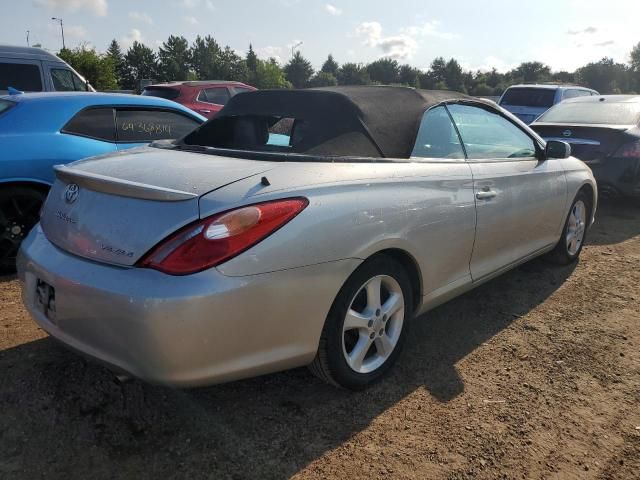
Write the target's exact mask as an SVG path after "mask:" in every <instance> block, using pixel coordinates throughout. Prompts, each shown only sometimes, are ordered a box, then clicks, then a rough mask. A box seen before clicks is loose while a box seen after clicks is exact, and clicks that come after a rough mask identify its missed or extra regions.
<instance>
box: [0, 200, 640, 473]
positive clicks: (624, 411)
mask: <svg viewBox="0 0 640 480" xmlns="http://www.w3.org/2000/svg"><path fill="white" fill-rule="evenodd" d="M639 284H640V205H635V206H624V205H622V204H611V205H608V206H605V207H604V208H602V210H601V212H600V214H599V218H598V223H597V225H596V226H595V227H594V229H593V230H592V232H591V235H590V239H589V245H588V246H587V247H586V249H585V251H584V253H583V256H582V259H581V261H580V263H579V264H578V265H577V266H572V267H566V268H557V267H553V266H550V265H549V264H547V263H545V262H544V261H542V260H536V261H534V262H532V263H530V264H528V265H525V266H523V267H521V268H519V269H517V270H515V271H513V272H511V273H509V274H507V275H505V276H503V277H502V278H499V279H497V280H495V281H493V282H491V283H489V284H487V285H485V286H483V287H481V288H479V289H478V290H476V291H474V292H471V293H469V294H467V295H465V296H464V297H461V298H459V299H457V300H454V301H452V302H450V303H449V304H447V305H444V306H442V307H440V308H439V309H437V310H436V311H434V312H431V313H429V314H428V315H426V316H425V318H421V319H419V320H418V321H416V322H415V323H414V324H413V329H412V331H411V334H410V338H409V341H408V342H407V349H406V351H405V355H404V356H403V358H402V359H401V361H400V363H399V364H398V365H397V367H396V368H395V369H394V371H393V373H392V375H391V376H390V377H389V378H387V379H386V380H385V381H383V382H381V383H379V384H377V385H376V386H374V387H373V388H371V389H370V390H368V391H366V392H363V393H357V394H353V393H347V392H344V391H340V390H336V389H334V388H332V387H329V386H326V385H324V384H322V383H321V382H320V381H318V380H316V379H315V378H314V377H312V376H311V375H310V374H309V373H308V372H307V371H306V370H305V369H299V370H295V371H291V372H285V373H281V374H277V375H270V376H267V377H262V378H257V379H253V380H248V381H242V382H236V383H232V384H228V385H222V386H216V387H211V388H207V389H200V390H192V391H176V390H171V389H167V388H162V387H155V386H149V385H145V384H143V383H141V382H137V381H134V382H130V383H126V384H119V383H118V382H117V381H115V380H114V378H113V377H112V375H111V374H110V373H109V372H108V371H107V370H105V369H103V368H102V367H100V366H96V365H94V364H92V363H90V362H87V361H85V360H83V359H81V358H79V357H78V356H76V355H75V354H73V353H70V352H67V351H66V350H65V349H64V348H62V347H61V346H58V345H57V344H56V343H54V341H52V340H51V339H50V338H47V337H46V335H45V334H44V333H43V332H42V331H41V330H39V329H38V328H37V327H36V326H35V325H34V324H33V323H32V322H31V321H30V320H29V318H28V317H27V315H26V313H25V311H24V310H23V308H22V306H21V304H20V299H19V286H18V283H17V281H16V280H15V279H14V278H11V277H4V278H0V478H7V479H8V478H11V479H14V478H15V479H23V478H24V479H34V478H44V477H46V478H65V479H67V478H92V479H103V478H105V479H106V478H136V479H144V478H154V479H155V478H190V479H199V478H211V479H225V478H231V479H239V478H261V479H262V478H265V479H269V478H284V477H291V476H294V477H296V478H421V479H423V478H426V479H430V478H434V479H435V478H437V479H442V478H445V479H465V478H558V479H572V478H576V479H578V478H579V479H583V478H619V479H623V478H624V479H631V478H636V479H637V478H640V407H639V405H640V351H639V350H640V349H639V347H640V289H639V288H638V286H639Z"/></svg>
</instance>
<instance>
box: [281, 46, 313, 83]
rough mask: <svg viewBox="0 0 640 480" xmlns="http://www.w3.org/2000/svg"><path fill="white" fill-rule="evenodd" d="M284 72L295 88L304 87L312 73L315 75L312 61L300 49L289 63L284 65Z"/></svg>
mask: <svg viewBox="0 0 640 480" xmlns="http://www.w3.org/2000/svg"><path fill="white" fill-rule="evenodd" d="M284 73H285V75H286V77H287V80H288V81H290V82H291V84H292V85H293V86H294V87H295V88H304V87H306V86H307V83H308V82H309V79H310V78H311V75H313V67H312V66H311V62H309V60H307V59H306V58H304V57H303V56H302V53H300V51H297V52H296V53H295V54H294V55H293V58H291V60H289V63H287V65H285V67H284Z"/></svg>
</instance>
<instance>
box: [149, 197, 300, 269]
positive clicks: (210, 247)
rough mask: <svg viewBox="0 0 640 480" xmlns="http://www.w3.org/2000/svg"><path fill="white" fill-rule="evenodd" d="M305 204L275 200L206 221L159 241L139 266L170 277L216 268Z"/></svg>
mask: <svg viewBox="0 0 640 480" xmlns="http://www.w3.org/2000/svg"><path fill="white" fill-rule="evenodd" d="M308 204H309V201H308V200H307V199H306V198H290V199H286V200H275V201H272V202H264V203H257V204H254V205H248V206H246V207H241V208H238V209H236V210H230V211H228V212H223V213H219V214H216V215H214V216H212V217H209V218H205V219H204V220H201V221H199V222H197V223H195V224H191V225H189V226H187V227H185V228H183V229H181V230H178V231H177V232H176V233H174V234H173V235H171V236H170V237H168V238H167V239H166V240H164V241H162V242H161V243H160V244H159V245H157V246H156V247H155V248H154V249H153V250H151V252H149V253H148V254H147V255H145V256H144V257H143V258H142V259H141V260H140V262H138V266H141V267H147V268H154V269H156V270H160V271H161V272H165V273H168V274H171V275H188V274H190V273H196V272H200V271H202V270H205V269H207V268H211V267H215V266H216V265H220V264H221V263H223V262H225V261H227V260H229V259H231V258H233V257H235V256H236V255H238V254H240V253H242V252H244V251H245V250H246V249H248V248H250V247H252V246H253V245H255V244H256V243H258V242H259V241H260V240H263V239H264V238H266V237H268V236H269V235H271V234H272V233H273V232H275V231H276V230H277V229H279V228H280V227H282V226H283V225H284V224H286V223H287V222H289V221H290V220H291V219H293V218H294V217H295V216H296V215H298V214H299V213H300V212H301V211H302V210H304V208H305V207H306V206H307V205H308Z"/></svg>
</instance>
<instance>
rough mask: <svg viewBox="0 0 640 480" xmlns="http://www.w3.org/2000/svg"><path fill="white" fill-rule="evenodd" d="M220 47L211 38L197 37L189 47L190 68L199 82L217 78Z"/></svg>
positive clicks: (208, 36)
mask: <svg viewBox="0 0 640 480" xmlns="http://www.w3.org/2000/svg"><path fill="white" fill-rule="evenodd" d="M220 53H221V50H220V45H218V42H216V41H215V40H214V38H213V37H211V36H210V35H207V36H206V37H205V38H202V37H201V36H200V35H198V36H197V37H196V39H195V41H194V42H193V45H192V46H191V68H192V69H193V71H194V72H195V74H196V76H197V78H198V79H199V80H215V79H217V78H218V76H219V72H220V69H219V63H220Z"/></svg>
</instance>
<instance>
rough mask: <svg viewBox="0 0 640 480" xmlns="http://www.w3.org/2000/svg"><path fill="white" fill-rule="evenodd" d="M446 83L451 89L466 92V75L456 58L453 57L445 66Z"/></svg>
mask: <svg viewBox="0 0 640 480" xmlns="http://www.w3.org/2000/svg"><path fill="white" fill-rule="evenodd" d="M444 75H445V84H446V85H447V88H448V89H449V90H453V91H455V92H466V88H465V78H464V77H465V75H464V72H463V71H462V67H461V66H460V64H459V63H458V62H457V60H455V59H453V58H452V59H451V60H449V61H448V62H447V64H446V65H445V67H444Z"/></svg>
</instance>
